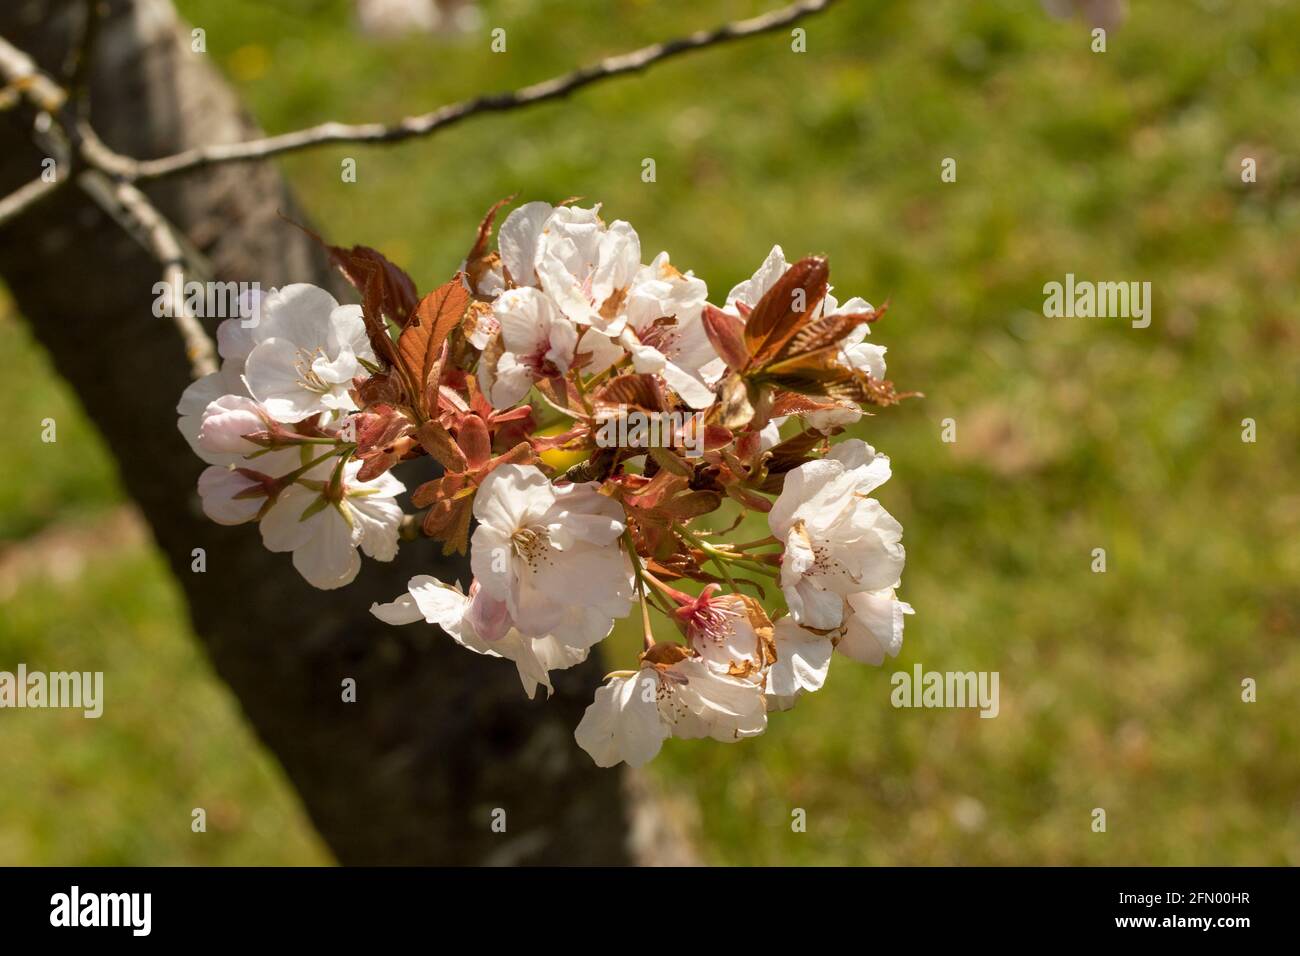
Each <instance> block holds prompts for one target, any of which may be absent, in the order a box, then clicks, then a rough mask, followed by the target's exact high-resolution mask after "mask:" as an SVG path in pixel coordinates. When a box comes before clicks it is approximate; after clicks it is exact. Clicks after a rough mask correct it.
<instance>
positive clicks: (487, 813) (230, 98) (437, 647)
mask: <svg viewBox="0 0 1300 956" xmlns="http://www.w3.org/2000/svg"><path fill="white" fill-rule="evenodd" d="M108 7H109V13H108V17H107V20H106V21H105V24H104V27H103V29H102V31H101V35H100V39H99V46H98V50H97V55H96V59H95V62H94V69H93V72H92V74H91V79H90V90H91V118H92V121H93V123H94V124H95V126H96V127H97V128H98V130H99V133H100V135H101V136H102V137H103V139H104V140H105V141H106V142H107V144H108V145H109V146H111V147H113V148H115V149H117V150H120V151H121V152H124V153H126V154H128V155H134V156H138V157H153V156H159V155H165V154H168V153H173V152H176V151H178V150H180V149H183V148H185V147H189V146H192V145H195V144H197V143H200V142H211V141H214V140H233V139H236V138H246V137H247V136H249V135H253V134H254V132H255V130H254V126H253V124H252V123H251V121H250V120H249V118H248V117H247V116H246V115H245V114H244V112H243V111H242V110H241V108H240V105H239V102H238V100H237V98H236V96H235V95H234V93H233V92H232V90H231V89H230V88H229V87H228V86H227V85H226V84H225V82H224V81H223V80H222V78H221V77H220V76H219V75H218V74H217V73H216V71H215V70H214V69H213V68H212V66H211V65H210V64H209V62H208V60H207V58H206V57H204V56H202V55H196V54H193V53H191V52H190V49H189V33H188V28H186V27H185V26H184V25H183V24H181V23H179V22H178V20H177V18H176V15H175V13H174V11H173V10H172V8H171V5H170V3H169V2H167V0H111V2H110V3H109V4H108ZM80 8H81V5H80V3H77V2H73V0H49V2H35V3H33V2H28V0H10V2H7V3H5V4H3V5H0V34H3V35H4V36H5V37H6V38H8V39H9V40H10V41H11V42H13V43H15V44H16V45H18V46H20V47H22V48H24V49H26V50H27V51H28V52H29V53H30V54H31V55H32V56H33V57H35V58H36V60H37V62H38V63H40V64H41V66H42V67H43V68H44V69H45V70H47V71H50V72H57V71H58V69H59V68H60V66H61V64H62V63H63V62H64V57H65V56H66V54H67V51H68V48H69V45H70V42H71V38H72V35H73V32H74V29H73V28H74V25H75V23H76V22H77V18H78V17H79V15H80ZM41 158H42V157H41V156H40V155H39V154H38V153H37V151H36V150H35V148H34V147H33V146H32V145H31V142H30V137H29V136H28V131H27V129H26V128H25V127H24V126H23V124H22V123H21V122H20V121H19V117H18V115H17V114H16V113H15V112H12V111H11V112H10V113H7V114H3V115H0V192H3V193H8V192H9V191H11V190H12V189H14V188H17V187H18V186H20V185H22V184H23V183H25V182H28V181H30V180H31V179H32V178H34V177H35V176H36V175H37V174H39V172H40V160H41ZM146 191H147V193H148V194H149V195H150V197H151V198H152V199H153V200H154V201H155V202H156V203H157V204H158V206H159V207H160V208H161V210H162V212H163V213H164V214H165V215H166V216H168V217H169V218H170V219H171V221H172V222H173V223H175V224H177V225H178V226H179V227H180V228H181V229H182V230H183V232H184V233H185V234H186V236H187V237H188V238H189V239H190V241H191V242H193V243H194V244H195V246H197V247H198V248H199V249H200V250H201V251H202V252H203V254H204V255H205V256H206V257H207V259H208V260H209V262H210V263H211V266H212V270H213V273H214V276H213V277H214V278H216V279H219V280H233V281H241V280H242V281H250V280H257V281H259V282H261V283H262V285H263V287H264V288H269V287H271V286H275V285H282V284H285V283H288V282H295V281H298V282H300V281H310V282H315V283H317V284H320V285H326V286H330V287H333V288H335V289H336V291H337V279H336V276H335V275H334V274H333V273H332V272H331V270H329V269H328V268H327V264H326V262H325V261H324V259H323V257H322V256H321V255H320V253H319V252H318V251H317V249H316V248H314V246H313V244H312V243H311V242H310V241H309V240H307V239H306V238H305V237H304V236H303V235H302V234H301V233H300V232H299V231H298V230H296V229H294V228H293V227H292V226H289V225H287V224H286V223H285V222H283V221H282V220H281V219H280V218H279V217H278V215H277V212H278V211H284V212H285V213H286V214H288V215H291V216H294V217H295V218H301V215H300V214H297V213H296V206H295V204H294V201H293V197H292V196H291V194H290V192H289V190H288V189H287V187H286V185H285V184H284V182H283V181H282V179H281V177H280V175H279V173H278V171H277V170H276V168H275V167H274V166H273V165H271V164H255V165H247V164H245V165H239V166H238V167H224V168H223V167H217V168H214V169H209V170H204V171H202V172H198V173H194V174H190V175H187V176H183V177H178V178H176V179H175V180H167V181H164V182H160V183H156V184H153V185H151V186H149V187H148V188H147V190H146ZM337 238H338V239H340V240H345V239H346V237H337ZM159 275H160V272H159V267H158V265H157V264H156V263H155V262H154V261H152V259H151V258H150V256H149V255H148V254H147V253H146V252H145V251H144V250H143V249H142V248H141V247H140V246H139V245H137V244H136V243H135V242H133V241H132V240H131V239H130V238H128V237H127V236H126V235H125V234H124V233H123V232H122V231H121V230H120V229H119V228H118V227H117V226H116V225H115V224H114V223H113V221H112V220H110V219H109V218H108V217H106V216H105V215H104V214H103V213H101V212H100V211H99V210H98V208H97V207H95V206H94V205H93V204H92V203H91V202H90V201H89V200H88V199H87V198H86V197H85V196H84V195H83V194H82V193H81V192H80V191H79V190H76V189H74V188H65V189H64V190H62V191H61V192H60V193H59V194H58V195H56V196H55V197H54V198H53V199H50V200H48V201H46V202H45V203H43V204H42V205H40V206H38V207H37V208H36V209H34V210H32V211H29V212H28V213H27V214H25V215H24V216H23V217H21V218H20V219H18V220H16V221H14V222H12V223H10V224H9V225H8V226H7V227H4V228H3V230H2V231H0V276H2V277H3V279H4V281H5V283H6V284H7V285H8V287H9V289H10V291H11V292H12V294H13V296H14V298H15V300H16V301H17V304H18V307H19V310H20V311H21V313H22V314H23V315H24V316H25V318H26V319H27V320H28V321H29V322H30V324H31V327H32V329H33V331H34V333H35V335H36V336H37V338H38V339H39V340H40V341H41V342H42V343H43V345H44V346H45V348H46V349H47V350H48V351H49V353H50V355H51V357H52V359H53V362H54V365H55V367H56V368H57V370H58V372H59V374H60V375H62V376H63V377H64V378H66V379H67V381H68V382H69V383H71V385H72V387H73V388H74V389H75V391H76V393H77V395H78V396H79V398H80V401H81V403H82V405H83V406H84V408H85V410H86V412H87V414H88V415H89V416H90V417H91V419H92V420H93V421H94V422H95V424H96V425H97V426H98V428H99V429H100V431H101V432H102V433H103V435H104V437H105V438H106V440H107V443H108V445H109V446H110V447H111V448H112V449H113V450H114V451H115V453H116V455H117V459H118V464H119V468H120V471H121V476H122V480H123V483H124V484H125V487H126V489H127V490H128V492H129V493H130V495H131V496H132V498H133V499H134V500H135V501H136V503H137V504H138V505H139V507H140V509H141V510H142V511H143V513H144V515H145V517H146V519H147V520H148V522H149V524H150V526H151V528H152V531H153V535H154V537H155V539H156V541H157V544H158V547H159V549H160V550H161V552H162V553H163V554H164V555H165V556H166V558H167V560H168V562H169V563H170V565H171V568H172V571H173V572H174V574H175V576H176V579H177V581H178V582H179V584H180V586H181V588H182V589H183V590H184V593H185V597H186V599H187V601H188V604H189V609H190V616H191V620H192V623H193V627H194V631H195V633H196V634H197V635H198V637H199V640H200V641H201V642H202V643H203V645H204V647H205V648H206V650H207V653H208V654H209V656H210V659H211V661H212V664H213V666H214V667H215V669H216V671H217V673H218V674H219V675H220V676H221V677H222V678H223V679H224V680H225V681H226V682H227V683H228V684H229V685H230V687H231V689H232V690H233V691H234V693H235V695H236V696H237V697H238V699H239V701H240V703H241V705H242V707H243V709H244V711H245V713H246V714H247V717H248V720H249V721H250V723H251V724H252V726H253V727H254V728H255V730H256V732H257V734H258V735H259V736H260V738H261V739H262V741H263V742H264V743H265V744H266V746H267V747H268V748H269V749H270V750H271V751H272V752H273V753H274V754H275V755H276V757H278V759H279V761H280V762H281V764H282V765H283V766H284V769H285V771H286V772H287V774H288V777H289V779H290V780H291V781H292V783H293V785H294V786H295V787H296V789H297V791H298V793H299V794H300V795H301V798H302V801H303V803H304V804H305V806H306V809H307V812H308V813H309V815H310V817H311V819H312V821H313V822H314V824H315V825H316V827H317V829H318V830H319V831H320V833H321V834H322V835H323V837H324V839H325V840H326V842H327V843H328V844H329V846H330V847H331V848H332V849H333V851H334V853H335V854H336V855H337V857H338V859H339V860H340V861H342V862H344V863H352V864H379V863H387V864H416V863H442V864H478V863H582V864H622V863H626V862H630V861H631V851H630V850H629V848H628V845H627V840H626V834H628V833H629V818H630V816H631V814H630V812H629V809H628V804H627V799H626V797H625V790H624V787H623V779H622V775H621V774H620V773H618V772H615V771H603V770H599V769H597V768H596V767H595V766H594V765H593V764H592V763H591V761H590V760H589V759H588V758H587V756H586V755H585V754H584V753H582V752H581V751H580V750H579V749H578V748H577V747H576V745H575V744H574V742H573V738H572V731H573V728H574V726H575V725H576V724H577V722H578V720H579V718H580V717H581V714H582V711H583V708H584V707H585V706H586V705H587V703H588V702H589V701H590V699H591V693H592V690H593V688H594V686H595V685H596V683H597V682H598V681H599V677H600V672H601V666H600V663H599V662H598V661H597V660H596V659H594V658H593V659H592V660H591V661H589V662H588V663H587V664H586V665H585V666H582V667H578V668H574V669H573V670H570V671H566V672H563V673H561V674H557V675H556V676H557V677H558V678H559V680H558V681H557V686H556V694H555V696H554V697H553V698H552V699H551V700H549V701H546V700H542V699H538V700H536V701H532V702H529V701H528V700H527V699H526V698H525V697H524V695H523V693H522V690H521V688H520V686H519V683H518V679H517V677H516V675H515V673H514V668H513V667H512V666H511V665H510V664H509V663H507V662H504V661H499V660H489V659H486V658H482V657H479V656H477V655H475V654H472V653H469V652H467V651H465V650H463V649H461V648H459V647H456V646H455V645H454V644H452V643H451V642H450V641H449V640H448V639H446V638H445V637H444V636H443V635H441V634H438V633H436V632H434V631H433V630H432V629H431V628H424V627H418V626H414V625H412V626H408V627H405V628H393V627H388V626H385V625H383V624H380V623H379V622H378V621H376V620H375V619H373V618H372V617H371V616H370V614H369V613H368V608H369V605H370V603H371V602H372V601H374V600H381V601H386V600H391V599H392V598H393V597H394V596H395V595H396V594H397V593H399V592H400V591H401V589H402V587H403V586H404V582H405V581H406V580H407V578H408V577H409V576H410V575H411V574H414V573H419V572H431V573H437V574H441V575H443V576H447V575H448V574H450V575H451V576H456V574H457V572H458V571H460V570H463V569H460V568H456V567H452V568H448V567H445V566H440V561H439V559H438V558H437V557H436V554H437V551H436V548H435V546H433V545H432V544H430V543H427V542H422V541H421V542H413V543H407V544H405V545H403V547H402V552H401V554H400V555H399V556H398V559H397V561H396V562H394V563H392V564H378V563H376V562H373V561H366V566H365V569H364V570H363V571H362V573H361V575H360V577H359V578H358V579H357V581H356V582H355V583H354V584H353V585H352V586H350V587H348V588H344V589H342V590H339V591H332V592H321V591H315V590H313V589H311V588H310V587H308V586H307V585H306V584H305V583H303V582H302V580H301V579H300V578H299V576H298V575H297V574H296V572H294V570H293V569H292V568H291V567H290V564H289V556H288V555H281V554H271V553H269V552H267V551H266V550H265V549H263V548H262V546H261V542H260V538H259V536H258V534H257V531H256V529H255V528H253V527H252V526H243V527H238V528H222V527H219V526H217V525H215V524H212V523H211V522H209V521H207V520H206V519H204V518H203V517H202V515H201V514H200V513H199V511H198V509H197V506H196V502H195V499H194V492H193V489H194V482H195V479H196V477H197V475H198V473H199V471H200V470H201V468H202V464H201V463H200V462H199V461H198V460H197V459H196V458H195V457H194V456H193V454H192V453H191V452H190V451H189V449H188V448H187V447H186V445H185V443H184V442H183V441H182V439H181V438H180V436H179V434H178V433H177V430H176V425H175V413H174V408H175V404H176V401H177V398H178V397H179V395H180V393H181V391H182V389H183V388H184V387H185V385H186V384H187V381H188V367H187V363H186V360H185V357H184V355H183V354H182V350H181V346H180V342H179V339H178V338H177V336H176V334H175V332H174V330H173V328H172V326H171V325H170V323H169V322H168V320H166V319H159V318H155V317H154V316H153V315H152V312H151V304H152V301H153V293H152V286H153V284H154V283H155V282H157V281H158V279H159ZM33 427H35V426H33ZM408 486H413V484H412V483H411V482H408ZM195 548H203V549H205V551H206V554H207V571H206V572H205V573H194V572H192V571H191V560H192V559H191V553H192V551H193V549H195ZM347 677H351V678H355V680H356V682H357V688H358V695H357V702H356V703H352V704H348V703H343V702H342V700H341V682H342V681H343V679H344V678H347ZM157 718H158V720H159V721H165V720H167V719H168V715H167V714H166V713H159V714H158V715H157ZM498 807H500V808H503V809H505V810H506V813H507V832H506V833H504V834H500V833H494V832H492V830H491V827H490V823H491V814H492V811H493V809H494V808H498ZM188 821H189V805H188V803H187V805H186V806H185V807H182V806H179V805H178V806H177V808H176V820H175V821H172V822H171V823H168V822H166V821H159V824H158V825H159V826H186V825H188ZM638 829H641V828H640V827H639V828H638ZM652 839H653V838H652ZM65 862H75V861H65Z"/></svg>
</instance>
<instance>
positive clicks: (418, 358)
mask: <svg viewBox="0 0 1300 956" xmlns="http://www.w3.org/2000/svg"><path fill="white" fill-rule="evenodd" d="M469 303H470V295H469V290H468V289H466V288H465V286H464V284H463V283H462V282H461V281H460V277H459V275H458V276H457V277H456V278H454V279H452V280H451V281H450V282H445V283H443V284H442V285H440V286H439V287H438V288H436V289H434V290H433V291H432V292H430V293H429V294H428V295H426V296H425V297H424V298H423V299H421V300H420V302H419V304H418V305H417V306H416V307H415V310H414V311H413V312H412V313H411V316H410V319H409V321H408V322H407V323H406V327H405V328H403V329H402V334H401V337H400V338H398V340H397V353H398V359H399V361H400V362H401V365H402V368H403V369H404V370H405V371H406V374H407V376H408V378H409V380H410V382H411V385H412V388H413V390H414V392H415V396H414V398H415V401H416V402H417V403H418V404H419V406H420V411H422V412H423V413H424V414H425V415H431V414H432V413H433V411H434V410H435V409H436V408H437V394H436V393H437V388H438V381H437V378H438V376H437V371H438V369H439V364H440V363H439V360H440V359H441V357H442V347H443V344H444V343H445V342H446V341H447V336H448V335H449V334H450V333H451V330H452V329H454V328H455V327H456V326H457V324H459V322H460V320H461V318H462V317H463V316H464V315H465V310H466V309H468V308H469Z"/></svg>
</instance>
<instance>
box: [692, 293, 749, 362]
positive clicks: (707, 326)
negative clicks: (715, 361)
mask: <svg viewBox="0 0 1300 956" xmlns="http://www.w3.org/2000/svg"><path fill="white" fill-rule="evenodd" d="M701 318H702V319H703V321H704V332H705V334H706V335H708V337H709V342H710V344H712V346H713V350H714V351H715V352H717V353H718V355H719V356H720V357H721V359H722V361H724V362H726V363H727V368H729V369H731V370H732V371H733V372H739V371H740V370H741V369H743V368H744V367H745V366H747V365H748V364H749V347H748V346H746V345H745V323H744V322H742V321H741V320H740V319H739V318H737V317H736V316H734V315H732V314H731V313H729V312H723V311H722V310H721V309H719V308H718V307H717V306H713V305H708V304H705V306H704V312H703V314H702V316H701Z"/></svg>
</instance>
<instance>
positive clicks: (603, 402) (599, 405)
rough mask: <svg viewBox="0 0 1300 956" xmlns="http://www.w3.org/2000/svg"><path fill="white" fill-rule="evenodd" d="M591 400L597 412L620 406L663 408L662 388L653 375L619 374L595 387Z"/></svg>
mask: <svg viewBox="0 0 1300 956" xmlns="http://www.w3.org/2000/svg"><path fill="white" fill-rule="evenodd" d="M592 401H593V403H594V404H595V406H596V410H597V411H598V412H599V411H601V410H604V411H616V410H619V409H620V408H629V409H630V408H636V409H639V410H641V411H644V412H661V411H664V408H665V398H664V394H663V390H662V389H660V387H659V382H658V380H657V379H656V378H655V377H654V376H653V375H636V374H634V375H619V376H618V377H617V378H612V379H610V380H609V381H608V382H606V383H605V384H604V385H602V386H600V387H599V388H598V389H596V392H595V394H594V395H593V396H592Z"/></svg>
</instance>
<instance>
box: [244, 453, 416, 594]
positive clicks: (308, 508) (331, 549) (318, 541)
mask: <svg viewBox="0 0 1300 956" xmlns="http://www.w3.org/2000/svg"><path fill="white" fill-rule="evenodd" d="M361 466H362V463H361V462H359V461H352V462H349V463H348V464H347V465H345V466H344V468H343V473H342V475H341V476H340V477H341V487H335V485H334V483H333V473H334V469H335V463H334V461H325V462H322V463H321V464H320V465H317V466H316V467H314V468H312V469H311V470H310V471H308V472H306V473H305V474H304V475H303V476H302V477H301V478H299V479H298V481H297V482H295V483H294V484H292V485H290V486H289V487H288V488H286V489H285V490H284V491H282V492H280V494H279V496H278V497H277V498H276V500H275V504H273V505H272V506H271V508H270V510H269V511H267V513H266V514H265V515H264V516H263V518H262V521H261V530H262V543H263V544H265V545H266V547H267V548H268V549H269V550H271V551H292V552H293V566H294V567H295V568H297V569H298V572H299V573H300V574H301V575H302V576H303V577H304V578H305V579H306V580H307V583H309V584H311V585H312V586H313V587H317V588H320V589H322V590H330V589H332V588H338V587H342V586H343V585H345V584H349V583H351V581H352V579H353V578H355V577H356V576H357V572H358V571H360V570H361V557H360V556H359V555H358V554H357V549H358V548H360V549H361V550H362V551H364V552H365V553H366V554H367V555H369V556H370V557H372V558H374V559H375V560H377V561H391V560H392V559H393V558H394V557H395V556H396V555H397V530H398V525H399V524H400V522H401V520H402V509H401V508H400V507H399V506H398V504H397V502H396V501H394V500H393V499H394V497H395V496H397V495H399V494H401V493H402V492H403V491H405V490H406V488H405V486H404V485H403V484H402V483H401V482H400V481H398V480H397V479H396V478H394V477H393V476H392V475H391V474H388V473H385V474H382V475H380V476H379V477H378V478H375V479H374V480H373V481H364V482H359V481H357V480H356V475H357V472H358V471H360V470H361ZM304 482H306V483H304Z"/></svg>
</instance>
